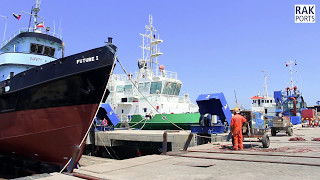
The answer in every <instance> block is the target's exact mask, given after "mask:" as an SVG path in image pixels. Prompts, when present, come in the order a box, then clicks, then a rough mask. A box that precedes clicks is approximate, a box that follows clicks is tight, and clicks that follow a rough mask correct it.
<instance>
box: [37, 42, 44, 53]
mask: <svg viewBox="0 0 320 180" xmlns="http://www.w3.org/2000/svg"><path fill="white" fill-rule="evenodd" d="M42 50H43V45H40V44H38V49H37V54H42Z"/></svg>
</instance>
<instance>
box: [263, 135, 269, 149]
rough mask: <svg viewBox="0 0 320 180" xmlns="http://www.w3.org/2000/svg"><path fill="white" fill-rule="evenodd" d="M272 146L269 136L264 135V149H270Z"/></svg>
mask: <svg viewBox="0 0 320 180" xmlns="http://www.w3.org/2000/svg"><path fill="white" fill-rule="evenodd" d="M269 145H270V139H269V136H268V135H267V134H264V135H263V136H262V147H263V148H268V147H269Z"/></svg>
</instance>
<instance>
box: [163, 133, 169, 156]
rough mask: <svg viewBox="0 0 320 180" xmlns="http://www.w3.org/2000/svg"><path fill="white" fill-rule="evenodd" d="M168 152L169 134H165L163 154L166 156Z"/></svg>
mask: <svg viewBox="0 0 320 180" xmlns="http://www.w3.org/2000/svg"><path fill="white" fill-rule="evenodd" d="M167 151H168V132H167V131H165V132H164V133H163V143H162V154H163V155H166V154H167Z"/></svg>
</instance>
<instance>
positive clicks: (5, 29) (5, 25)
mask: <svg viewBox="0 0 320 180" xmlns="http://www.w3.org/2000/svg"><path fill="white" fill-rule="evenodd" d="M0 17H3V18H5V19H6V22H5V24H4V32H3V40H2V42H4V40H5V37H6V31H7V23H8V16H2V15H0Z"/></svg>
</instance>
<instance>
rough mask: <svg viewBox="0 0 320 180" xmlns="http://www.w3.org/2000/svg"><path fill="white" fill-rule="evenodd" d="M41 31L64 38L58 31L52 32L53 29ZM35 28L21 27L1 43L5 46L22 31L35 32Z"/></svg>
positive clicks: (40, 31)
mask: <svg viewBox="0 0 320 180" xmlns="http://www.w3.org/2000/svg"><path fill="white" fill-rule="evenodd" d="M37 30H38V31H39V33H43V34H48V35H51V36H53V37H56V38H59V39H62V36H61V35H59V34H57V33H54V32H51V31H46V30H44V31H42V30H39V29H37ZM34 31H35V29H34V28H20V29H19V30H17V31H16V32H14V33H13V34H12V35H11V36H10V37H9V38H8V39H7V40H5V41H3V42H2V44H1V47H3V46H5V45H6V44H7V43H8V42H10V41H11V40H12V39H13V38H14V37H16V36H17V35H19V34H20V33H24V32H34Z"/></svg>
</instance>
